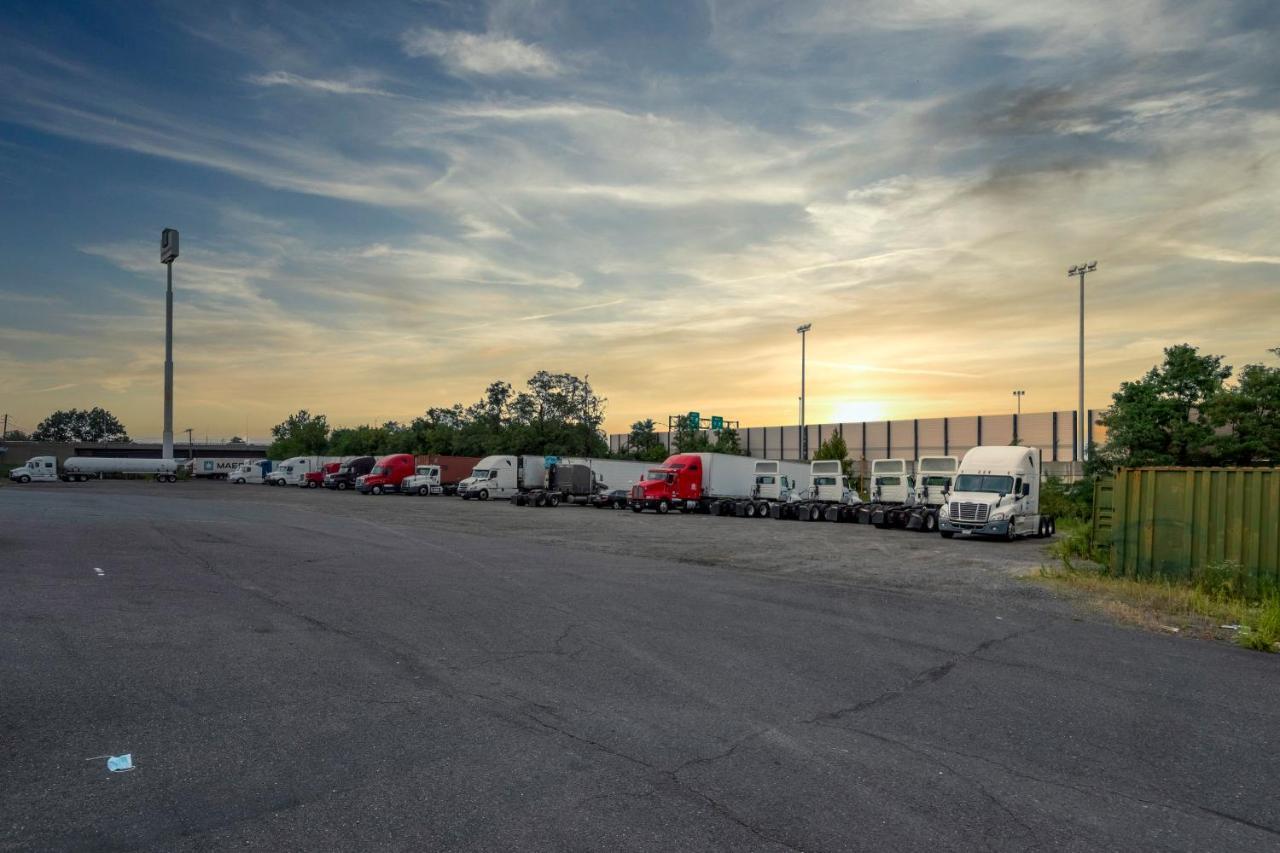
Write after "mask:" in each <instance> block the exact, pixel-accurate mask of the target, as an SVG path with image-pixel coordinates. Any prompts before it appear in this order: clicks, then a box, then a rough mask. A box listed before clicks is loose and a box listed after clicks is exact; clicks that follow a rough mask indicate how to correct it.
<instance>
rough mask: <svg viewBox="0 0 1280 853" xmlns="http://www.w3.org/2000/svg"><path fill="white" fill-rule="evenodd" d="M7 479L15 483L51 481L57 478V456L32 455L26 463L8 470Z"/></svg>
mask: <svg viewBox="0 0 1280 853" xmlns="http://www.w3.org/2000/svg"><path fill="white" fill-rule="evenodd" d="M9 479H10V480H13V481H14V482H15V483H52V482H55V481H57V479H58V458H57V457H56V456H33V457H31V458H30V459H28V460H27V461H26V464H24V465H21V466H19V467H17V468H14V469H13V470H11V471H10V472H9Z"/></svg>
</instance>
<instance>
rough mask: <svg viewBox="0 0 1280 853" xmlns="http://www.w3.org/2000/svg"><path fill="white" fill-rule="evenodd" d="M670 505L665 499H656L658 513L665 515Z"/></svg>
mask: <svg viewBox="0 0 1280 853" xmlns="http://www.w3.org/2000/svg"><path fill="white" fill-rule="evenodd" d="M670 509H671V506H670V505H669V504H668V503H667V502H666V501H658V515H666V514H667V512H668V510H670Z"/></svg>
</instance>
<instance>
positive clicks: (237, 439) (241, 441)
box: [227, 435, 244, 444]
mask: <svg viewBox="0 0 1280 853" xmlns="http://www.w3.org/2000/svg"><path fill="white" fill-rule="evenodd" d="M227 444H244V439H243V438H241V437H240V436H238V435H233V436H231V438H229V439H227Z"/></svg>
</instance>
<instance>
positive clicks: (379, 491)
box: [369, 486, 382, 495]
mask: <svg viewBox="0 0 1280 853" xmlns="http://www.w3.org/2000/svg"><path fill="white" fill-rule="evenodd" d="M369 491H371V492H373V493H374V494H375V495H380V494H382V486H374V487H373V488H372V489H370V490H369Z"/></svg>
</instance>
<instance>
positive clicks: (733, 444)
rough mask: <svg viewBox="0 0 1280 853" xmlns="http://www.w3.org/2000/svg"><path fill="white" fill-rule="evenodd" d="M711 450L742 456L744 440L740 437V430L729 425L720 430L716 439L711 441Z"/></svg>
mask: <svg viewBox="0 0 1280 853" xmlns="http://www.w3.org/2000/svg"><path fill="white" fill-rule="evenodd" d="M711 452H712V453H729V454H731V455H733V456H741V455H742V442H741V441H739V439H738V431H737V430H736V429H731V428H729V427H725V428H724V429H722V430H720V432H719V433H718V434H717V435H716V440H715V441H713V442H712V443H711Z"/></svg>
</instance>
